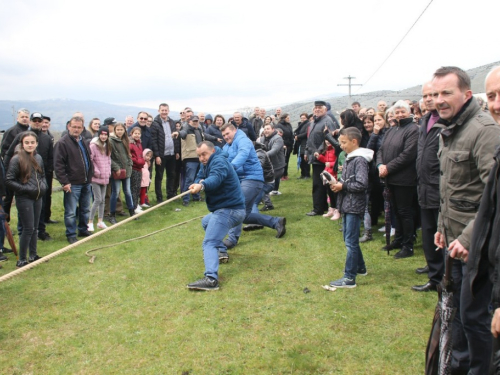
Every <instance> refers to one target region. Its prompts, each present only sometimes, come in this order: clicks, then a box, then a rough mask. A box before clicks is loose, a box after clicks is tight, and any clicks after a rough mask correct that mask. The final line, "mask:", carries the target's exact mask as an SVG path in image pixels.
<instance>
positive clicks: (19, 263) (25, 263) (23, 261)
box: [16, 260, 29, 268]
mask: <svg viewBox="0 0 500 375" xmlns="http://www.w3.org/2000/svg"><path fill="white" fill-rule="evenodd" d="M28 264H29V263H28V261H27V260H18V261H17V263H16V267H17V268H21V267H24V266H27V265H28Z"/></svg>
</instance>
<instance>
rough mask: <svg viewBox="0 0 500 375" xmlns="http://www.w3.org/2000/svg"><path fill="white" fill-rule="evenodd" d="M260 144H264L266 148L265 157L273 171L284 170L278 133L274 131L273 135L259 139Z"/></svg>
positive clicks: (282, 152)
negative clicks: (267, 157)
mask: <svg viewBox="0 0 500 375" xmlns="http://www.w3.org/2000/svg"><path fill="white" fill-rule="evenodd" d="M260 142H261V143H263V144H265V145H266V147H267V151H266V152H267V156H269V159H271V163H272V164H273V168H274V171H275V172H276V171H278V170H280V169H282V168H285V165H286V163H285V152H284V149H283V146H284V144H283V138H281V137H280V136H279V135H278V132H276V131H274V133H273V135H272V136H271V137H269V138H267V137H261V138H260Z"/></svg>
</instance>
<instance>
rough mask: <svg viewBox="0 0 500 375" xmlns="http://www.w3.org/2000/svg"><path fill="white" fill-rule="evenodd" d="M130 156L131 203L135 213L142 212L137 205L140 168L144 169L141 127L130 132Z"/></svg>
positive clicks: (139, 188) (140, 177) (140, 176)
mask: <svg viewBox="0 0 500 375" xmlns="http://www.w3.org/2000/svg"><path fill="white" fill-rule="evenodd" d="M129 147H130V154H131V155H132V176H131V177H130V190H131V192H132V202H134V210H135V213H139V212H141V211H142V208H141V206H140V205H139V196H140V194H141V181H142V167H144V163H145V160H144V156H143V155H142V144H141V127H140V126H136V127H135V128H133V129H132V131H131V132H130V144H129Z"/></svg>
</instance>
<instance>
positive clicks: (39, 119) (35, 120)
mask: <svg viewBox="0 0 500 375" xmlns="http://www.w3.org/2000/svg"><path fill="white" fill-rule="evenodd" d="M31 121H33V122H42V119H41V118H34V119H33V120H31Z"/></svg>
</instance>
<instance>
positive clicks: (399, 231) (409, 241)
mask: <svg viewBox="0 0 500 375" xmlns="http://www.w3.org/2000/svg"><path fill="white" fill-rule="evenodd" d="M388 186H389V189H390V190H391V208H392V209H393V210H394V213H395V214H396V235H395V237H394V241H396V242H400V243H402V244H403V246H406V247H409V248H411V249H413V240H414V237H413V235H414V234H415V226H414V219H413V209H412V205H413V195H414V193H415V190H416V189H415V186H397V185H388Z"/></svg>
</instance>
